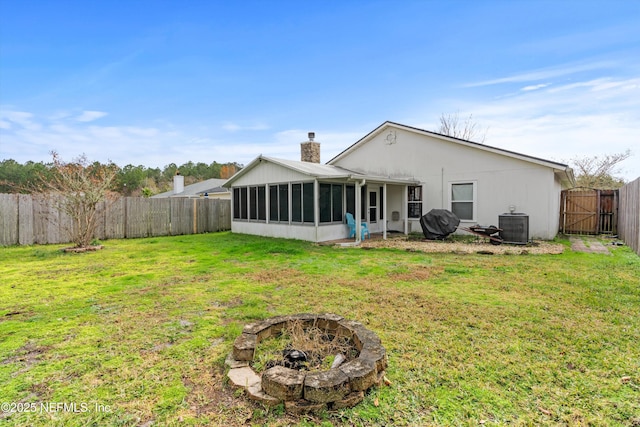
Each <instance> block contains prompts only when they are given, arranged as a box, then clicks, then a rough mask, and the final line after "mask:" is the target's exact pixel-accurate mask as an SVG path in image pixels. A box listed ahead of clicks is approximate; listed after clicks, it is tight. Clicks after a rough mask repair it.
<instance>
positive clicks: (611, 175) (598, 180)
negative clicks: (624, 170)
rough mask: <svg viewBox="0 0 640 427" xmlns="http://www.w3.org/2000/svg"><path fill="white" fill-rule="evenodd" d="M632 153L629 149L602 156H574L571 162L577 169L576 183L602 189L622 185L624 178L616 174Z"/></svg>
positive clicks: (579, 185)
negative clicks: (620, 165)
mask: <svg viewBox="0 0 640 427" xmlns="http://www.w3.org/2000/svg"><path fill="white" fill-rule="evenodd" d="M631 155H632V154H631V150H629V149H627V151H625V152H624V153H614V154H605V155H604V156H602V157H600V156H591V157H574V158H573V159H571V164H572V165H573V167H574V169H575V175H576V185H577V186H578V187H587V188H596V189H600V190H609V189H616V188H620V187H622V186H623V185H624V179H622V178H619V177H616V176H615V175H616V174H617V173H619V172H620V169H619V167H618V166H619V164H620V163H621V162H623V161H625V160H626V159H628V158H629V157H631Z"/></svg>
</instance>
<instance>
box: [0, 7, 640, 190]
mask: <svg viewBox="0 0 640 427" xmlns="http://www.w3.org/2000/svg"><path fill="white" fill-rule="evenodd" d="M456 112H458V113H459V115H460V116H461V117H466V116H468V115H470V114H473V119H474V121H475V122H476V123H478V125H479V126H481V127H482V128H483V129H486V139H485V143H486V144H488V145H492V146H496V147H500V148H505V149H508V150H512V151H517V152H521V153H524V154H529V155H533V156H537V157H542V158H546V159H550V160H556V161H561V162H562V161H564V162H566V161H569V160H570V159H571V158H574V157H576V156H580V157H582V156H591V155H604V154H608V153H617V152H623V151H625V150H626V149H631V150H632V152H633V153H634V155H633V156H632V157H631V158H630V159H628V160H626V161H625V162H624V163H622V164H621V168H622V170H621V173H620V174H621V175H622V176H624V177H625V178H626V179H628V180H632V179H635V178H636V177H638V176H640V0H625V1H620V0H606V1H593V0H581V1H571V0H567V1H562V0H554V1H526V0H515V1H507V0H500V1H471V0H469V1H460V0H459V1H456V0H452V1H435V0H432V1H355V0H354V1H332V0H328V1H302V0H298V1H276V0H273V1H266V0H265V1H249V0H247V1H238V2H236V1H224V2H223V1H163V0H154V1H145V0H127V1H120V0H110V1H100V0H96V1H86V0H83V1H62V0H60V1H55V0H47V1H44V0H42V1H30V0H3V1H2V2H0V160H2V159H9V158H11V159H14V160H17V161H19V162H21V163H22V162H25V161H29V160H32V161H49V160H50V159H51V157H50V155H49V152H50V151H51V150H56V151H57V152H59V153H60V155H61V156H62V158H63V159H66V160H71V159H72V158H74V157H77V156H78V155H80V154H82V153H85V154H86V155H87V157H88V158H89V159H90V160H97V161H101V162H106V161H108V160H111V161H113V162H115V163H117V164H118V165H120V166H125V165H127V164H133V165H144V166H148V167H163V166H164V165H167V164H169V163H176V164H178V165H179V164H182V163H184V162H187V161H190V160H191V161H194V162H205V163H211V162H213V161H214V160H215V161H217V162H228V161H236V162H239V163H243V164H247V163H249V162H250V161H251V160H252V159H253V158H255V157H256V156H258V155H259V154H263V155H267V156H272V157H280V158H286V159H299V149H300V146H299V143H300V142H302V141H304V140H306V134H307V132H308V131H315V132H316V140H318V141H319V142H321V144H322V162H326V161H328V160H330V159H331V158H332V157H333V156H334V155H336V154H338V153H339V152H340V151H342V150H343V149H344V148H346V147H348V146H349V145H351V144H352V143H354V142H355V141H357V140H358V139H360V138H361V137H362V136H364V135H365V134H367V133H368V132H370V131H371V130H373V129H374V128H375V127H377V126H378V125H380V124H381V123H383V122H384V121H385V120H391V121H395V122H399V123H402V124H406V125H409V126H414V127H418V128H423V129H428V130H436V129H437V127H438V121H439V117H440V116H441V115H442V114H449V113H456Z"/></svg>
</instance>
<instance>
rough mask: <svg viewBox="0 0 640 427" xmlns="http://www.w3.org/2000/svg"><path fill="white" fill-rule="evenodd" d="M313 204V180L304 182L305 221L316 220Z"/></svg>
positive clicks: (303, 212) (303, 208) (303, 210)
mask: <svg viewBox="0 0 640 427" xmlns="http://www.w3.org/2000/svg"><path fill="white" fill-rule="evenodd" d="M314 216H315V212H314V206H313V182H305V183H304V184H302V220H303V221H304V222H314Z"/></svg>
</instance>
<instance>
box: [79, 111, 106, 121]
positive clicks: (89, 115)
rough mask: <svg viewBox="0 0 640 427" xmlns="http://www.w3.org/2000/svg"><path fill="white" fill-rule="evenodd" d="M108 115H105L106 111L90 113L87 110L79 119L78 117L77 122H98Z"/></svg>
mask: <svg viewBox="0 0 640 427" xmlns="http://www.w3.org/2000/svg"><path fill="white" fill-rule="evenodd" d="M107 114H108V113H105V112H104V111H89V110H85V111H83V112H82V114H80V115H79V116H78V117H76V120H77V121H79V122H92V121H94V120H97V119H99V118H101V117H104V116H106V115H107Z"/></svg>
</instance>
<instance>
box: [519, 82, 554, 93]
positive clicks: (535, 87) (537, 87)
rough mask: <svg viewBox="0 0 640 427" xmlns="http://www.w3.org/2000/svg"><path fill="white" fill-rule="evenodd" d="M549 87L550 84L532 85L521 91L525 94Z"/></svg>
mask: <svg viewBox="0 0 640 427" xmlns="http://www.w3.org/2000/svg"><path fill="white" fill-rule="evenodd" d="M547 86H549V83H541V84H539V85H531V86H525V87H523V88H522V89H520V90H521V91H523V92H529V91H531V90H538V89H542V88H545V87H547Z"/></svg>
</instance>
